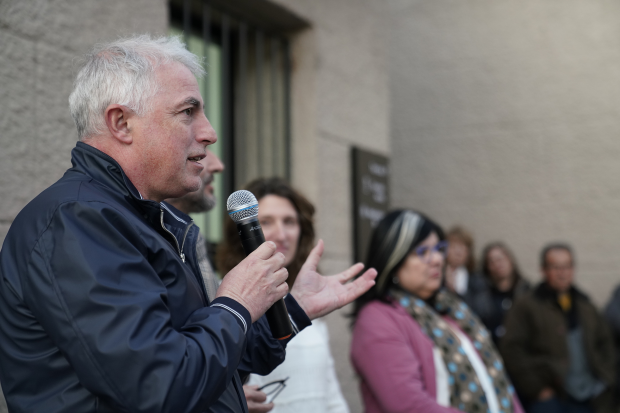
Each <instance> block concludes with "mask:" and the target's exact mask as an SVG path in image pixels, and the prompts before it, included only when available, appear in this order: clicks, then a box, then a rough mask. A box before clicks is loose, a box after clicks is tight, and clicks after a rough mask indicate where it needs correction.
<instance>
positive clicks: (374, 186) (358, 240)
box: [352, 147, 390, 262]
mask: <svg viewBox="0 0 620 413" xmlns="http://www.w3.org/2000/svg"><path fill="white" fill-rule="evenodd" d="M352 165H353V174H352V177H353V185H352V186H353V249H354V251H353V254H354V258H355V261H356V262H359V261H362V262H363V261H364V260H365V259H366V252H367V249H368V244H370V237H371V236H372V231H373V229H374V228H375V226H376V225H377V224H378V223H379V221H380V220H381V218H383V216H384V215H385V214H386V213H387V211H388V209H389V207H390V191H389V176H390V174H389V172H390V169H389V160H388V158H387V157H385V156H383V155H379V154H377V153H373V152H368V151H365V150H363V149H360V148H356V147H353V149H352Z"/></svg>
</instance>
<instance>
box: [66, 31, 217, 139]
mask: <svg viewBox="0 0 620 413" xmlns="http://www.w3.org/2000/svg"><path fill="white" fill-rule="evenodd" d="M84 60H85V61H84V63H83V65H82V68H81V69H80V71H79V72H78V74H77V77H76V79H75V82H74V85H73V92H71V95H70V96H69V108H70V110H71V116H73V120H74V121H75V124H76V126H77V130H78V136H79V138H80V140H82V139H84V138H86V137H89V136H94V135H97V134H100V133H103V132H104V131H105V130H106V129H107V127H106V124H105V120H104V112H105V109H106V108H107V107H108V106H109V105H111V104H119V105H123V106H127V107H128V108H130V109H131V110H132V111H134V112H135V113H136V114H137V115H138V116H144V115H145V114H147V113H148V112H149V111H150V110H151V107H150V106H151V105H150V99H151V98H152V97H153V96H155V94H156V93H157V91H158V85H157V83H156V82H155V78H154V72H155V69H156V68H157V67H158V66H159V65H162V64H166V63H170V62H178V63H181V64H183V65H184V66H185V67H187V68H188V69H189V70H190V71H191V72H192V73H193V74H194V75H195V76H197V77H202V76H204V74H205V71H204V69H203V67H202V59H201V58H199V57H198V56H196V55H195V54H193V53H191V52H189V51H188V50H187V49H186V48H185V44H183V42H181V40H180V38H179V37H177V36H172V37H165V36H164V37H159V38H151V36H150V35H148V34H143V35H137V36H132V37H128V38H123V39H119V40H116V41H113V42H110V43H105V44H98V45H96V46H95V47H94V48H93V50H92V51H91V53H89V54H87V55H86V56H85V59H84Z"/></svg>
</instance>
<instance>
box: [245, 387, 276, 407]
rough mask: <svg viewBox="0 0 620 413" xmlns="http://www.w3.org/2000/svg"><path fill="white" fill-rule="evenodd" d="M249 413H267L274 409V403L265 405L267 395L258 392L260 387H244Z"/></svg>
mask: <svg viewBox="0 0 620 413" xmlns="http://www.w3.org/2000/svg"><path fill="white" fill-rule="evenodd" d="M243 392H244V393H245V400H246V401H247V402H248V411H249V413H265V412H268V411H271V409H273V403H265V400H267V395H266V394H265V393H263V392H262V391H260V390H258V386H250V385H245V386H243Z"/></svg>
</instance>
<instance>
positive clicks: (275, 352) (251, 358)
mask: <svg viewBox="0 0 620 413" xmlns="http://www.w3.org/2000/svg"><path fill="white" fill-rule="evenodd" d="M284 303H285V304H286V309H287V311H288V313H289V316H290V318H291V322H292V323H293V330H294V334H293V335H292V336H291V337H290V338H288V339H285V340H276V339H275V338H273V335H272V334H271V330H270V328H269V323H268V322H267V317H266V316H262V317H261V318H259V319H258V320H257V321H256V322H255V323H254V324H252V327H251V328H250V330H249V331H248V345H247V348H246V351H245V353H244V355H243V359H242V360H241V363H240V364H239V375H240V376H241V379H242V380H243V381H245V379H246V378H247V377H248V376H249V375H250V373H254V374H260V375H261V376H265V375H267V374H269V373H271V372H272V371H273V370H274V369H275V368H276V367H278V366H279V365H280V364H282V362H283V361H284V358H285V356H286V345H287V344H288V342H289V341H290V340H292V339H293V338H294V337H295V335H297V333H299V332H300V331H301V330H303V329H304V328H306V327H307V326H309V325H310V324H312V322H311V321H310V319H309V318H308V316H307V315H306V313H305V312H304V311H303V310H302V309H301V307H300V306H299V304H297V301H295V299H294V298H293V296H292V295H291V294H289V295H287V296H286V297H285V298H284Z"/></svg>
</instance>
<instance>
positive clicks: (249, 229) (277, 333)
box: [237, 219, 293, 340]
mask: <svg viewBox="0 0 620 413" xmlns="http://www.w3.org/2000/svg"><path fill="white" fill-rule="evenodd" d="M237 230H239V237H240V238H241V244H242V245H243V250H244V251H245V255H250V254H251V253H252V252H254V251H256V249H257V248H258V247H259V246H260V245H261V244H262V243H263V242H265V236H264V235H263V230H262V228H261V226H260V224H259V223H258V219H254V220H251V221H249V222H243V223H238V224H237ZM265 315H266V316H267V322H268V323H269V328H270V329H271V334H272V335H273V337H274V338H275V339H277V340H284V339H286V338H289V337H290V336H291V335H292V334H293V326H292V325H291V320H290V319H289V317H288V311H287V309H286V305H285V304H284V300H283V299H279V300H278V301H276V302H275V303H274V304H273V305H272V306H271V307H270V308H269V310H267V312H266V313H265Z"/></svg>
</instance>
